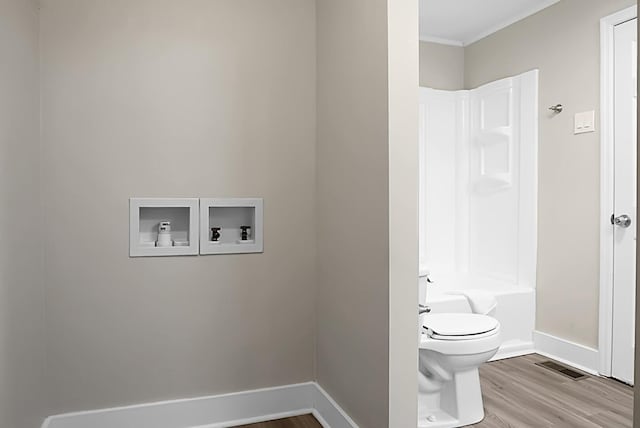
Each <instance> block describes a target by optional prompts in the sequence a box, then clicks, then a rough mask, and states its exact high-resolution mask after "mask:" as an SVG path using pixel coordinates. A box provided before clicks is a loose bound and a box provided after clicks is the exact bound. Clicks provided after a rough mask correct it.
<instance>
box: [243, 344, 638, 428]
mask: <svg viewBox="0 0 640 428" xmlns="http://www.w3.org/2000/svg"><path fill="white" fill-rule="evenodd" d="M546 360H548V358H545V357H542V356H540V355H535V354H533V355H527V356H524V357H518V358H511V359H508V360H501V361H495V362H492V363H487V364H484V365H483V366H482V367H481V368H480V382H481V384H482V395H483V397H484V408H485V418H484V420H483V421H482V422H480V423H478V424H475V425H473V426H474V427H479V428H622V427H631V426H632V409H633V389H632V388H631V387H629V386H627V385H624V384H622V383H620V382H617V381H615V380H611V379H605V378H601V377H597V376H588V377H587V378H586V379H582V380H572V379H569V378H567V377H565V376H563V375H561V374H559V373H556V372H553V371H551V370H549V369H546V368H543V367H539V366H537V365H535V363H538V362H541V361H546ZM242 428H321V425H320V423H319V422H318V421H317V420H316V419H315V418H314V417H313V416H312V415H305V416H299V417H296V418H288V419H281V420H278V421H272V422H262V423H258V424H252V425H245V426H243V427H242ZM392 428H397V427H392Z"/></svg>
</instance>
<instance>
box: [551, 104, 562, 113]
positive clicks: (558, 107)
mask: <svg viewBox="0 0 640 428" xmlns="http://www.w3.org/2000/svg"><path fill="white" fill-rule="evenodd" d="M549 110H551V111H552V112H554V113H556V114H558V113H562V110H564V107H563V106H562V104H556V105H554V106H551V107H549Z"/></svg>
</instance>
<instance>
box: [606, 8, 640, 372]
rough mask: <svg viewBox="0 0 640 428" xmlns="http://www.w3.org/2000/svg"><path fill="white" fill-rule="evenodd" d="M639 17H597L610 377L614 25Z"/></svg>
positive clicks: (630, 12)
mask: <svg viewBox="0 0 640 428" xmlns="http://www.w3.org/2000/svg"><path fill="white" fill-rule="evenodd" d="M637 16H638V7H637V6H631V7H629V8H627V9H624V10H621V11H620V12H617V13H614V14H612V15H609V16H607V17H604V18H602V19H601V20H600V51H601V55H600V309H599V320H600V321H599V339H598V348H599V354H600V360H599V363H598V370H599V372H600V373H601V374H603V375H605V376H611V340H612V338H611V335H612V329H613V228H612V226H611V224H610V222H609V218H610V216H611V214H612V213H613V202H614V200H613V194H614V182H613V172H614V157H613V119H614V115H613V110H614V109H613V102H614V91H613V87H614V86H613V85H614V57H613V53H614V33H613V32H614V27H615V26H616V25H619V24H622V23H624V22H627V21H629V20H631V19H634V18H636V17H637Z"/></svg>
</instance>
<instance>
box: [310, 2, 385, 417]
mask: <svg viewBox="0 0 640 428" xmlns="http://www.w3.org/2000/svg"><path fill="white" fill-rule="evenodd" d="M317 23H318V44H317V49H318V91H317V93H318V143H317V144H318V146H317V172H318V174H317V180H318V183H317V186H318V187H317V188H318V199H317V210H318V211H317V214H318V215H317V222H318V223H317V224H318V291H317V308H318V309H317V313H318V327H317V328H318V331H317V378H318V381H319V383H320V385H322V387H323V388H325V389H326V390H327V392H328V393H329V394H330V395H331V396H332V397H333V398H334V399H336V401H338V403H340V405H341V406H343V408H344V410H345V411H346V412H347V413H349V414H350V415H351V416H352V417H353V418H354V419H355V421H356V422H357V423H358V424H359V425H360V426H362V427H366V428H381V427H386V426H388V402H389V399H388V376H387V373H388V370H389V365H388V360H389V346H388V345H389V182H388V179H389V174H388V168H389V130H388V93H387V91H388V87H389V86H388V76H387V68H388V61H387V31H386V28H387V2H386V1H382V0H376V1H371V0H348V1H345V0H320V1H318V2H317Z"/></svg>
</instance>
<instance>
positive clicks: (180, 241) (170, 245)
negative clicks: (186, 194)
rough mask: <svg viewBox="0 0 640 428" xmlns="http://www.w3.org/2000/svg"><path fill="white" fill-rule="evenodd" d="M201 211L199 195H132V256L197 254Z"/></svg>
mask: <svg viewBox="0 0 640 428" xmlns="http://www.w3.org/2000/svg"><path fill="white" fill-rule="evenodd" d="M199 214H200V213H199V210H198V199H197V198H185V199H180V198H131V199H129V256H131V257H150V256H188V255H198V248H199V235H198V226H199V221H198V217H199ZM167 223H168V224H167ZM161 232H162V236H161V237H160V239H159V237H158V235H159V234H160V233H161ZM167 234H170V236H167ZM159 241H160V242H159Z"/></svg>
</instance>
